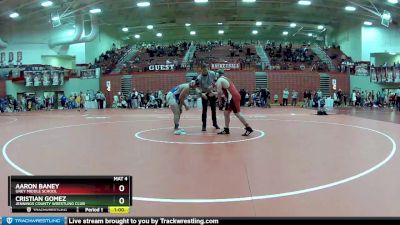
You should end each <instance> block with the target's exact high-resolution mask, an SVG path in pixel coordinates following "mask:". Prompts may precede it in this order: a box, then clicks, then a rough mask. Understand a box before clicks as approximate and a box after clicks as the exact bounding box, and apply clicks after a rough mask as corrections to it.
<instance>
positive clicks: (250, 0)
mask: <svg viewBox="0 0 400 225" xmlns="http://www.w3.org/2000/svg"><path fill="white" fill-rule="evenodd" d="M242 2H256V0H242Z"/></svg>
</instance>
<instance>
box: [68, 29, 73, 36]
mask: <svg viewBox="0 0 400 225" xmlns="http://www.w3.org/2000/svg"><path fill="white" fill-rule="evenodd" d="M74 34H75V31H74V30H69V31H67V35H68V36H72V35H74Z"/></svg>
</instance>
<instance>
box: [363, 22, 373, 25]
mask: <svg viewBox="0 0 400 225" xmlns="http://www.w3.org/2000/svg"><path fill="white" fill-rule="evenodd" d="M364 25H366V26H371V25H372V22H369V21H365V22H364Z"/></svg>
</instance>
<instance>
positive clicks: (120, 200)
mask: <svg viewBox="0 0 400 225" xmlns="http://www.w3.org/2000/svg"><path fill="white" fill-rule="evenodd" d="M118 190H119V191H120V192H124V191H125V186H124V185H119V187H118ZM118 202H119V204H121V205H123V204H125V198H123V197H121V198H119V200H118Z"/></svg>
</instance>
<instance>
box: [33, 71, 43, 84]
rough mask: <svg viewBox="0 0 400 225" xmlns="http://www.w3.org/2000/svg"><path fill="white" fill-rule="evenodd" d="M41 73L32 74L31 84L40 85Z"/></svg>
mask: <svg viewBox="0 0 400 225" xmlns="http://www.w3.org/2000/svg"><path fill="white" fill-rule="evenodd" d="M42 76H43V75H42V73H40V72H37V73H34V75H33V86H35V87H38V86H41V85H42Z"/></svg>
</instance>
